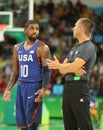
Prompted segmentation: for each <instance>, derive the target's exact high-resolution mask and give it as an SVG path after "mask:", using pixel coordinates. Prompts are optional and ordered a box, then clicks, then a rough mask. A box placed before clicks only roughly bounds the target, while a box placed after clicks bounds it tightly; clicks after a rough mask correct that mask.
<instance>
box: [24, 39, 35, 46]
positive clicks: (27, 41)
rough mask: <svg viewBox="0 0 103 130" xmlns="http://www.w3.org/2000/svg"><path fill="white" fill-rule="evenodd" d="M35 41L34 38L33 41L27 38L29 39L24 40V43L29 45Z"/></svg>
mask: <svg viewBox="0 0 103 130" xmlns="http://www.w3.org/2000/svg"><path fill="white" fill-rule="evenodd" d="M36 42H37V39H35V41H31V40H29V39H27V40H26V41H25V44H27V45H28V44H29V45H33V44H35V43H36Z"/></svg>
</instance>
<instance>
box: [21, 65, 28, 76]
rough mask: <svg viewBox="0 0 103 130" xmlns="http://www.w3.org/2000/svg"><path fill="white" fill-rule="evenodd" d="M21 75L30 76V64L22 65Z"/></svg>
mask: <svg viewBox="0 0 103 130" xmlns="http://www.w3.org/2000/svg"><path fill="white" fill-rule="evenodd" d="M20 67H21V68H20V69H21V77H28V65H21V66H20Z"/></svg>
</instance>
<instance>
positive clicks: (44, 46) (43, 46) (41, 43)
mask: <svg viewBox="0 0 103 130" xmlns="http://www.w3.org/2000/svg"><path fill="white" fill-rule="evenodd" d="M38 47H39V48H41V49H43V48H44V49H45V48H49V47H48V45H47V44H46V43H45V42H43V41H41V42H40V44H39V46H38Z"/></svg>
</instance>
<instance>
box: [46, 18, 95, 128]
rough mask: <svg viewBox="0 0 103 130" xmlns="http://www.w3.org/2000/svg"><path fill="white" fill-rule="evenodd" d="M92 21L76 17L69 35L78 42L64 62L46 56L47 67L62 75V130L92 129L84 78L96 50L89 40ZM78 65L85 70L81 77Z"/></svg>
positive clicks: (87, 74)
mask: <svg viewBox="0 0 103 130" xmlns="http://www.w3.org/2000/svg"><path fill="white" fill-rule="evenodd" d="M92 30H93V23H92V21H91V20H90V19H88V18H80V19H79V20H78V21H77V22H76V24H75V26H74V28H73V37H74V38H77V39H78V41H79V44H78V45H77V46H74V47H73V48H72V49H71V50H70V52H69V55H68V57H67V58H66V59H65V61H64V63H59V61H58V59H57V58H56V57H54V58H55V60H54V61H52V60H49V59H48V66H49V68H51V69H59V71H60V72H61V73H62V74H65V85H64V92H63V119H64V126H65V130H78V128H80V130H93V127H92V123H91V119H90V113H89V103H90V95H89V87H88V81H89V78H90V75H91V72H92V68H93V66H94V64H95V61H96V49H95V46H94V45H93V43H92V42H91V34H92ZM82 68H83V69H84V70H85V72H86V73H84V74H83V75H82V76H79V75H76V74H80V75H81V74H82V73H81V72H82Z"/></svg>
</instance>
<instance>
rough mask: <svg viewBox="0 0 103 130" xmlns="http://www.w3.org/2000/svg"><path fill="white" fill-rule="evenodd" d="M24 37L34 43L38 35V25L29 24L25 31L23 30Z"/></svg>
mask: <svg viewBox="0 0 103 130" xmlns="http://www.w3.org/2000/svg"><path fill="white" fill-rule="evenodd" d="M25 33H26V36H27V38H28V39H29V40H31V41H35V40H36V39H37V37H38V34H39V25H38V24H30V25H29V27H28V28H27V29H25Z"/></svg>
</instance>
